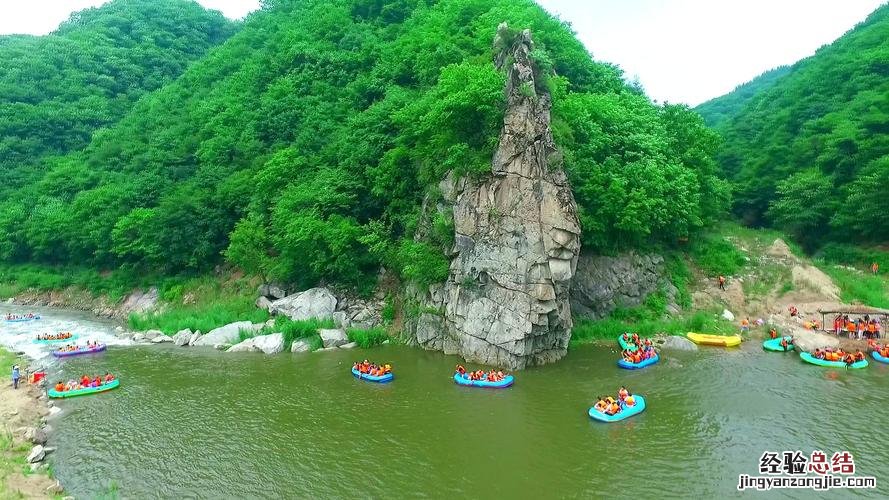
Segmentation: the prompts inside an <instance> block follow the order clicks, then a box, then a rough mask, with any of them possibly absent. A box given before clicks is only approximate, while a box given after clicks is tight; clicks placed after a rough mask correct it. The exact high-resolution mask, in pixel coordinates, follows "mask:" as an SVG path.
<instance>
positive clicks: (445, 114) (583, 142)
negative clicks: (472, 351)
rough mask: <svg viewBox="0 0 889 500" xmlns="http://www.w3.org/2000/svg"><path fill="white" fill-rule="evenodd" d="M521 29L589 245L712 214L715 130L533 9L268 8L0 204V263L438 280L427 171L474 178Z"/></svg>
mask: <svg viewBox="0 0 889 500" xmlns="http://www.w3.org/2000/svg"><path fill="white" fill-rule="evenodd" d="M504 21H506V22H508V23H509V24H510V26H513V27H516V28H530V29H531V31H532V33H533V37H534V40H535V43H536V48H535V51H534V54H532V55H533V57H534V58H535V61H537V63H538V65H539V66H541V67H542V68H546V70H547V74H548V75H549V78H548V79H547V82H546V85H547V87H548V88H550V89H551V91H552V94H553V99H554V109H553V127H554V135H555V137H556V140H557V144H558V145H559V147H560V149H561V150H562V152H563V153H564V158H565V168H566V170H567V172H568V174H569V178H570V180H571V182H572V184H573V186H574V188H575V192H576V197H577V199H578V203H579V208H580V210H581V221H582V224H583V231H584V244H585V245H587V246H588V247H590V248H592V249H594V250H614V249H620V248H626V247H634V246H640V245H655V244H665V243H666V244H669V243H672V242H675V241H676V240H677V239H679V238H683V237H686V236H688V235H689V233H691V232H693V231H695V230H697V229H698V228H700V227H702V226H703V225H704V224H705V223H706V222H707V221H708V220H709V219H710V218H712V217H713V216H715V215H716V214H718V213H719V211H720V210H721V209H722V207H723V206H725V204H726V201H727V193H728V190H727V188H726V186H725V185H724V183H722V182H720V181H719V180H718V179H716V177H715V169H716V164H715V161H714V160H713V154H714V151H715V148H716V147H717V140H716V136H715V135H714V134H713V133H712V132H710V131H709V130H708V129H707V128H706V127H705V126H704V122H703V120H702V119H701V118H700V116H698V115H697V114H696V113H694V112H692V111H691V110H689V109H688V108H686V107H684V106H671V105H667V106H657V105H654V104H653V103H652V102H651V101H650V100H649V99H648V98H646V97H645V96H644V95H643V94H642V93H641V91H640V90H639V89H638V86H633V85H629V84H627V83H626V82H625V81H624V79H623V75H622V73H621V71H620V70H619V69H618V68H617V67H615V66H613V65H610V64H604V63H599V62H596V61H594V60H593V58H592V57H591V55H590V54H589V53H588V52H587V51H586V50H585V49H584V47H583V45H582V44H581V43H580V42H579V41H578V40H577V39H576V38H575V36H574V33H573V32H572V31H571V29H570V28H569V27H568V26H567V25H566V24H565V23H563V22H561V21H559V20H557V19H555V18H553V17H552V16H551V15H549V14H548V13H546V12H545V11H544V10H543V9H542V8H541V7H539V6H538V5H536V4H535V3H534V2H533V1H531V0H438V1H434V0H387V1H383V0H300V1H296V0H267V1H265V2H263V8H262V9H261V10H260V11H258V12H256V13H254V14H252V15H251V16H250V17H249V18H248V19H247V20H246V21H245V22H244V24H243V25H242V26H241V27H240V29H239V30H238V32H237V33H236V34H235V35H233V36H232V37H231V38H229V39H228V40H227V41H226V42H225V43H224V44H222V45H221V46H220V47H218V48H217V49H215V50H212V51H210V52H209V53H207V54H206V55H205V56H204V57H202V58H201V59H200V60H198V61H197V62H195V63H194V64H192V65H191V66H190V67H189V68H188V69H187V70H186V71H185V72H184V73H183V74H182V75H181V76H179V77H178V78H177V79H175V80H174V81H172V82H171V83H169V84H167V85H164V86H163V87H161V88H160V89H158V90H156V91H154V92H152V93H151V94H149V95H146V96H144V97H143V98H142V99H141V100H139V101H138V102H137V103H136V104H135V105H134V107H133V108H132V110H131V111H129V112H128V113H127V114H126V115H125V116H124V117H123V118H122V119H121V120H119V121H118V122H117V123H116V124H114V125H112V126H108V127H106V128H103V129H101V130H98V131H97V132H95V133H93V134H92V137H91V140H90V141H89V143H88V144H86V146H85V147H84V148H82V149H81V150H78V151H73V152H70V153H69V154H67V155H64V156H60V157H56V158H53V159H52V160H51V161H48V162H47V165H46V171H45V172H44V173H43V174H42V175H41V176H40V177H39V178H38V179H36V180H35V182H33V184H31V185H30V186H29V187H28V188H27V189H24V190H23V195H22V196H20V197H19V198H18V199H16V200H13V201H10V202H6V203H3V204H0V227H2V228H3V230H2V231H0V258H2V259H6V260H13V261H16V260H30V261H41V262H74V261H76V262H84V263H88V264H91V265H95V266H119V265H128V266H135V267H137V268H151V269H160V270H163V271H165V272H170V273H174V272H179V271H183V270H194V271H202V270H206V269H209V268H211V267H212V266H214V265H216V264H218V263H219V262H220V260H221V259H222V258H223V257H225V258H227V259H228V260H229V261H230V262H231V263H233V264H235V265H238V266H240V267H242V268H244V269H246V270H248V271H249V272H254V273H257V274H261V275H263V276H267V277H271V278H274V279H277V280H282V281H288V282H292V283H298V284H303V285H310V284H314V283H317V282H319V281H333V282H337V283H341V284H345V285H348V286H355V287H358V288H361V287H364V286H365V285H366V284H367V283H368V282H369V281H372V278H373V277H374V276H375V275H376V274H377V272H378V270H379V268H380V267H381V266H383V267H386V268H387V269H392V270H395V271H396V272H398V273H400V274H401V275H402V276H403V277H405V278H406V279H408V280H411V281H415V282H418V283H421V284H424V283H430V282H434V281H436V280H439V279H442V278H443V277H444V276H445V275H446V273H447V263H446V257H445V255H446V253H447V252H448V251H449V248H448V247H449V246H450V245H451V244H452V243H453V221H452V220H451V218H450V217H449V216H448V215H447V214H446V213H438V214H436V215H435V216H434V217H432V220H425V219H426V217H424V213H423V209H422V207H423V205H424V202H425V203H426V204H430V203H439V202H440V201H441V193H440V192H439V191H438V190H439V187H438V186H439V182H440V181H441V180H442V178H444V176H445V175H447V174H448V173H449V172H451V173H452V175H458V176H459V175H480V174H482V173H484V172H488V171H490V164H491V158H492V154H493V151H494V150H495V148H496V146H497V140H498V134H499V131H500V128H501V125H502V120H503V112H504V106H505V99H504V95H503V84H504V76H503V75H502V74H501V73H499V72H498V71H497V70H496V69H495V68H494V65H493V64H492V55H493V53H492V46H491V44H492V41H493V39H494V33H495V31H496V29H497V26H498V24H499V23H501V22H504Z"/></svg>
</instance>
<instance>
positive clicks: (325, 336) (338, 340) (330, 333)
mask: <svg viewBox="0 0 889 500" xmlns="http://www.w3.org/2000/svg"><path fill="white" fill-rule="evenodd" d="M318 334H319V335H321V342H322V343H323V344H324V347H339V346H341V345H345V344H348V343H349V336H348V335H346V332H345V331H344V330H341V329H327V328H324V329H321V330H318Z"/></svg>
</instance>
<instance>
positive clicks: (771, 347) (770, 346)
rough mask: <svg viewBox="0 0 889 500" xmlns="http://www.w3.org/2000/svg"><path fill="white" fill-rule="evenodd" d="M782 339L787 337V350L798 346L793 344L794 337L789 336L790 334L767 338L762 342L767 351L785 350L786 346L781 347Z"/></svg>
mask: <svg viewBox="0 0 889 500" xmlns="http://www.w3.org/2000/svg"><path fill="white" fill-rule="evenodd" d="M782 339H787V351H788V352H789V351H792V350H794V349H795V348H796V347H794V345H793V337H788V336H784V337H778V338H776V339H769V340H766V341H765V342H763V343H762V348H763V349H765V350H767V351H773V352H784V348H783V347H781V340H782Z"/></svg>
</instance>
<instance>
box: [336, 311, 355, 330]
mask: <svg viewBox="0 0 889 500" xmlns="http://www.w3.org/2000/svg"><path fill="white" fill-rule="evenodd" d="M333 324H334V325H336V327H337V328H349V326H350V325H351V322H350V320H349V314H348V313H346V311H337V312H335V313H333Z"/></svg>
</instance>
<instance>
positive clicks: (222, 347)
mask: <svg viewBox="0 0 889 500" xmlns="http://www.w3.org/2000/svg"><path fill="white" fill-rule="evenodd" d="M231 346H232V345H231V344H213V349H216V350H217V351H227V350H229V349H230V348H231Z"/></svg>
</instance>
